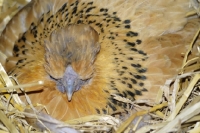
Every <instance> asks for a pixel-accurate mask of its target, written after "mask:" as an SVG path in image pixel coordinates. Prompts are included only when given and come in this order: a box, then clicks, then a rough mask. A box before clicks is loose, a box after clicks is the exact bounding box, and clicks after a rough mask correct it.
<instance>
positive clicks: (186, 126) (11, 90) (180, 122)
mask: <svg viewBox="0 0 200 133" xmlns="http://www.w3.org/2000/svg"><path fill="white" fill-rule="evenodd" d="M195 2H196V4H195ZM26 3H28V1H26V0H16V1H13V0H7V1H6V3H5V2H4V1H3V0H0V7H1V10H0V13H1V16H0V27H1V28H2V29H3V28H4V27H5V25H6V24H7V22H8V21H9V20H10V19H11V18H12V16H13V15H15V14H16V13H17V11H19V10H20V9H21V8H22V7H23V6H24V5H26ZM191 3H192V4H191V5H192V6H193V7H194V11H193V12H190V13H188V14H187V16H193V15H196V14H198V13H199V10H200V8H199V3H198V1H195V0H193V1H191ZM197 28H198V29H199V30H198V32H197V33H196V35H195V36H194V38H193V41H192V42H191V44H190V45H189V48H188V51H187V53H185V56H184V59H183V65H182V67H181V68H180V69H181V71H180V73H179V75H177V76H176V77H174V78H172V79H168V80H167V81H166V83H165V84H164V85H163V86H162V87H161V91H159V93H158V100H159V101H161V102H160V104H154V105H146V104H142V105H141V102H142V103H145V101H131V100H129V99H126V98H123V97H119V96H116V95H113V97H114V98H115V99H116V100H118V101H120V102H124V103H126V104H130V105H132V107H134V109H135V111H133V109H132V108H128V109H126V110H127V112H128V118H127V114H126V115H125V114H124V116H123V117H121V115H120V116H119V115H117V114H118V113H116V114H115V115H112V116H110V115H91V116H86V117H82V118H78V119H74V120H70V121H66V122H60V121H58V120H56V119H53V118H51V117H50V116H48V115H44V114H43V115H41V113H40V112H38V111H36V110H35V108H36V107H42V108H43V109H44V110H45V106H43V105H40V104H38V105H33V104H32V103H31V101H30V99H29V97H28V96H27V95H26V91H25V90H23V88H25V87H30V86H37V85H41V84H43V82H42V81H41V82H38V83H32V84H24V85H19V84H18V83H17V80H16V79H15V78H14V77H10V76H8V75H7V73H6V71H5V70H4V68H3V67H2V65H1V64H0V90H1V92H0V132H2V133H7V132H14V133H17V132H20V133H23V132H38V133H39V132H42V131H40V129H36V128H34V127H32V126H33V125H34V124H35V123H34V120H38V121H40V122H41V124H42V123H45V124H49V125H51V127H52V128H53V130H54V129H55V130H54V132H57V131H56V128H57V127H59V130H60V131H63V132H64V131H71V132H76V131H75V130H77V131H81V132H116V133H121V132H125V133H128V132H136V133H145V132H156V133H164V132H190V133H197V132H199V131H200V87H199V85H200V82H199V79H200V70H199V69H200V56H199V52H200V47H199V44H197V43H199V42H197V40H198V39H199V38H200V35H199V34H200V27H197ZM2 29H0V31H2ZM194 47H196V48H197V50H196V51H194V50H193V48H194ZM5 86H6V87H5ZM18 89H20V90H21V91H22V92H24V94H25V96H26V99H27V101H28V103H29V105H25V104H24V103H23V102H22V101H21V99H20V97H19V94H18V93H17V90H18ZM46 112H48V110H46ZM141 122H142V123H145V124H144V125H143V126H142V127H141V128H140V127H139V125H140V126H141V124H140V123H141ZM43 128H45V129H46V130H45V131H44V132H50V130H48V128H46V127H45V125H44V127H43ZM74 129H75V130H74ZM51 130H52V129H51Z"/></svg>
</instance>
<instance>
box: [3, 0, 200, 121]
mask: <svg viewBox="0 0 200 133" xmlns="http://www.w3.org/2000/svg"><path fill="white" fill-rule="evenodd" d="M188 4H189V2H188V0H176V1H174V0H168V1H164V0H159V1H158V0H148V1H146V0H142V1H138V0H126V1H124V0H116V1H107V0H101V1H92V0H80V1H79V0H77V1H75V0H60V1H56V0H49V1H48V0H34V1H32V2H31V3H29V4H28V5H27V6H26V7H24V8H23V9H22V10H21V11H20V12H19V13H18V14H17V15H16V16H14V17H13V19H12V20H11V21H10V22H9V23H8V25H7V26H6V28H5V30H4V31H3V33H2V35H1V37H0V51H1V53H3V54H4V56H2V57H1V58H0V62H1V63H2V64H3V65H4V66H5V68H6V70H7V72H8V73H10V74H11V75H13V76H16V77H17V79H18V81H19V83H21V84H23V83H31V82H36V81H39V80H42V81H44V83H45V84H44V86H41V87H39V88H38V87H37V88H35V87H34V88H27V90H29V91H33V90H38V89H42V90H41V91H37V92H30V93H28V95H29V96H30V98H31V100H32V102H33V103H41V104H44V105H45V106H46V107H47V109H48V110H49V112H50V114H51V116H53V117H55V118H57V119H60V120H69V119H73V118H77V117H81V116H85V115H90V114H97V113H98V114H99V113H105V114H106V113H108V112H107V110H109V112H112V111H116V110H118V109H120V108H123V106H126V105H125V104H124V103H121V102H118V101H116V100H114V99H113V98H112V96H111V94H117V95H120V96H123V97H126V98H129V99H131V100H134V99H148V100H150V101H151V102H155V98H156V95H157V92H158V90H159V89H160V86H161V85H163V84H164V82H165V80H166V79H167V78H170V77H173V76H175V75H177V74H178V68H180V67H181V62H182V59H183V57H182V53H184V52H185V51H186V48H187V45H188V44H189V42H190V41H191V40H192V36H193V35H194V34H195V32H196V30H197V28H196V27H198V26H199V19H193V20H188V19H187V18H185V14H186V13H187V12H188V11H189V10H190V9H189V7H188ZM79 26H80V27H82V28H83V27H85V26H86V27H87V26H89V27H91V29H90V28H89V32H90V33H91V34H81V32H82V31H84V30H83V29H82V28H80V27H79ZM70 28H72V29H70ZM87 28H88V27H87ZM63 29H66V30H63ZM95 32H96V33H97V34H96V33H95ZM70 37H71V38H73V39H72V40H73V41H71V42H68V41H67V42H66V41H65V38H67V39H66V40H70ZM186 37H187V38H186ZM57 42H58V43H57ZM84 42H86V43H84ZM87 44H88V45H87ZM98 45H100V46H98ZM83 46H86V47H83ZM87 46H88V47H87ZM63 49H66V51H68V52H63V54H62V52H61V51H62V50H63ZM78 49H79V50H78ZM99 49H100V50H99ZM64 51H65V50H64ZM70 52H71V53H70ZM77 60H78V61H77ZM68 64H70V65H71V66H72V68H73V70H74V71H75V73H76V74H78V77H79V79H80V80H84V81H85V82H84V84H83V85H81V89H80V90H78V91H76V92H74V94H73V97H72V100H71V101H68V99H67V96H66V94H65V93H62V92H60V91H59V89H58V87H57V83H56V81H55V80H57V79H60V78H62V77H63V75H64V73H65V70H66V68H67V66H68ZM51 76H52V77H53V78H54V79H55V80H52V79H51ZM86 80H87V81H86Z"/></svg>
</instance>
